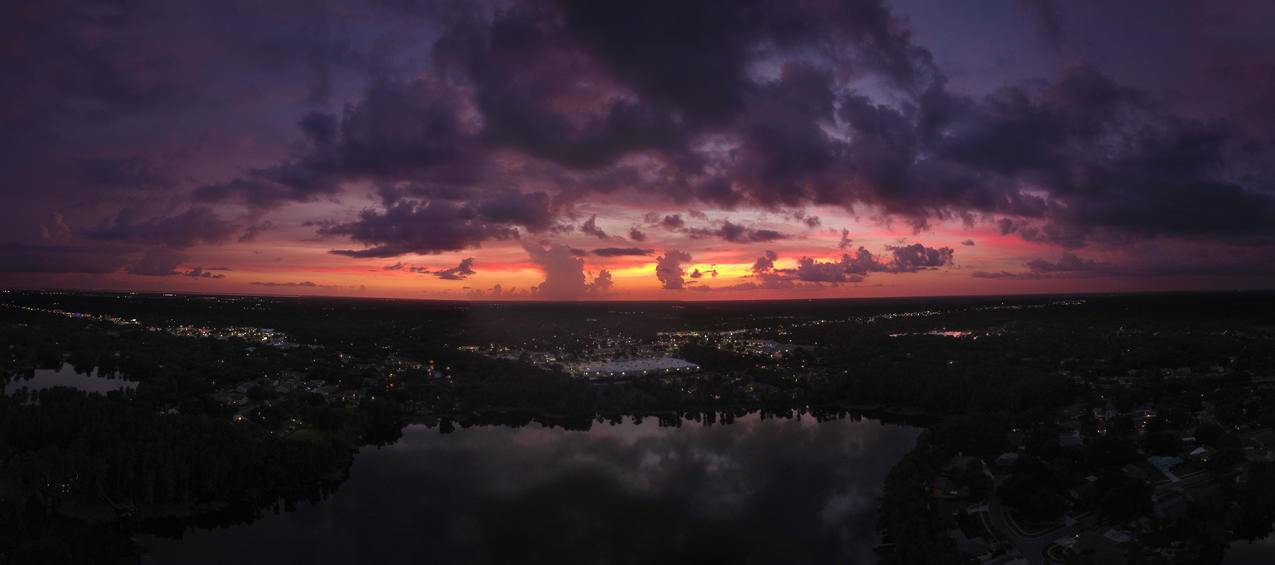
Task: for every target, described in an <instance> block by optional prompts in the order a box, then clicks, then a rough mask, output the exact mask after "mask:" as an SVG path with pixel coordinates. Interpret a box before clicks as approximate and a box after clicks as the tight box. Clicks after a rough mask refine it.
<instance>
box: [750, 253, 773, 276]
mask: <svg viewBox="0 0 1275 565" xmlns="http://www.w3.org/2000/svg"><path fill="white" fill-rule="evenodd" d="M777 259H779V254H777V253H775V252H774V251H770V250H766V253H765V254H764V255H762V256H761V257H758V258H757V261H756V262H754V263H753V267H752V271H753V274H761V273H765V272H768V271H770V270H772V269H774V268H775V260H777Z"/></svg>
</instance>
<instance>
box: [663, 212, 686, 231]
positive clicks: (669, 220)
mask: <svg viewBox="0 0 1275 565" xmlns="http://www.w3.org/2000/svg"><path fill="white" fill-rule="evenodd" d="M659 225H660V227H662V228H664V229H668V230H678V229H682V228H683V227H685V226H686V221H685V220H683V219H682V215H681V214H669V215H667V216H664V218H662V219H660V221H659Z"/></svg>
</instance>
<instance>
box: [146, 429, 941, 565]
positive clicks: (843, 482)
mask: <svg viewBox="0 0 1275 565" xmlns="http://www.w3.org/2000/svg"><path fill="white" fill-rule="evenodd" d="M920 431H921V430H920V429H919V428H913V427H907V426H899V425H887V424H882V423H880V422H878V421H874V420H858V421H856V420H852V419H842V420H836V421H829V422H823V423H819V422H817V421H816V420H815V419H813V418H811V417H803V418H800V419H761V418H759V417H758V416H757V415H751V416H748V417H745V418H742V419H739V420H737V421H736V422H735V423H733V424H728V425H720V424H719V425H713V426H703V425H700V424H697V423H693V422H691V423H686V424H684V425H682V426H681V427H659V426H658V425H657V423H656V421H655V420H654V419H646V420H645V421H643V422H642V423H641V424H633V423H631V422H626V423H624V424H620V425H614V426H613V425H606V424H595V425H594V426H593V428H592V429H590V430H589V431H566V430H562V429H556V428H555V429H551V428H545V427H542V426H539V425H536V424H533V425H530V426H526V427H522V428H509V427H473V428H467V429H466V428H461V429H457V430H456V431H455V432H453V433H449V434H442V433H440V432H439V431H437V430H435V429H431V428H427V427H425V426H421V425H413V426H409V427H407V428H406V429H405V430H404V431H403V437H402V439H401V440H400V441H398V442H397V443H396V444H394V445H392V446H389V447H384V448H379V449H378V448H365V449H364V450H362V451H361V452H360V453H359V454H358V455H357V456H356V457H355V460H354V464H353V467H352V469H351V472H350V477H349V479H348V480H347V481H346V482H345V483H344V484H342V485H341V486H340V488H339V489H337V491H336V492H335V493H334V494H333V495H332V496H330V497H328V498H327V499H325V500H323V501H322V502H320V503H317V504H313V505H308V504H302V505H301V506H300V507H298V508H297V509H296V510H295V511H292V512H286V513H282V514H275V515H269V516H267V517H265V518H263V519H261V520H258V521H256V522H254V523H252V524H247V525H242V526H235V527H230V528H226V529H220V530H200V531H193V532H187V534H186V535H185V537H184V538H183V539H181V540H168V539H156V538H146V539H145V540H143V545H144V546H145V548H144V550H145V552H146V555H145V556H144V558H143V562H144V563H151V564H161V563H228V564H229V563H270V564H284V563H358V562H362V563H391V564H394V563H553V564H562V563H672V562H688V561H689V562H702V563H746V562H755V563H827V562H833V561H838V562H841V563H869V562H873V561H874V558H873V554H872V548H873V546H875V545H876V544H877V543H878V539H877V533H876V527H875V523H876V508H877V502H878V496H879V492H880V488H881V484H882V482H883V480H884V479H885V476H886V474H887V473H888V472H889V470H890V467H891V466H892V465H894V463H895V462H897V461H898V460H899V459H900V458H901V457H902V456H903V455H904V454H906V453H907V452H908V451H910V450H911V449H912V447H913V446H914V444H915V442H916V438H917V435H918V434H919V433H920Z"/></svg>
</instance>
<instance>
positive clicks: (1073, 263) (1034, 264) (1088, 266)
mask: <svg viewBox="0 0 1275 565" xmlns="http://www.w3.org/2000/svg"><path fill="white" fill-rule="evenodd" d="M1100 266H1101V264H1100V263H1098V262H1096V261H1093V260H1091V259H1082V258H1080V257H1079V256H1077V255H1075V254H1073V253H1063V254H1062V256H1060V257H1059V258H1058V260H1057V261H1047V260H1045V259H1040V258H1036V259H1032V260H1031V261H1028V262H1027V268H1029V269H1031V270H1032V272H1034V273H1062V272H1074V271H1092V270H1094V269H1097V268H1099V267H1100Z"/></svg>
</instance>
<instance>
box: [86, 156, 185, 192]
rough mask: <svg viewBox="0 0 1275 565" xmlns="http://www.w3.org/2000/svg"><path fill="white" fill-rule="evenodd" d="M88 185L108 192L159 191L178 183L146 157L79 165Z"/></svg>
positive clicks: (93, 160)
mask: <svg viewBox="0 0 1275 565" xmlns="http://www.w3.org/2000/svg"><path fill="white" fill-rule="evenodd" d="M77 166H78V169H79V171H78V172H79V174H80V177H81V179H82V180H83V181H84V183H85V184H86V185H89V186H94V187H100V188H105V189H126V190H158V189H163V188H168V187H170V186H172V185H173V184H175V183H176V182H177V181H176V179H175V178H174V177H173V173H172V171H170V170H167V169H165V168H164V167H161V166H159V165H156V164H155V163H153V162H151V161H150V160H149V159H147V158H145V157H141V156H138V155H133V156H129V157H95V158H84V159H79V160H78V161H77Z"/></svg>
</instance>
